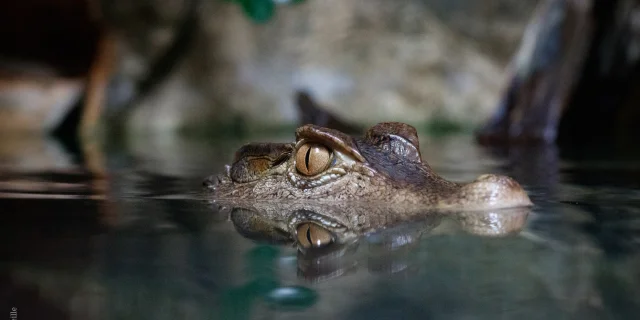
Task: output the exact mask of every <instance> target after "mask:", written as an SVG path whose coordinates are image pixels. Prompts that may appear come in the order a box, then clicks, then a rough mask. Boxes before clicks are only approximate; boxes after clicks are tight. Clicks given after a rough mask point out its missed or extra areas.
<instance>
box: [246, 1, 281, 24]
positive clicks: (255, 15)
mask: <svg viewBox="0 0 640 320" xmlns="http://www.w3.org/2000/svg"><path fill="white" fill-rule="evenodd" d="M240 5H241V6H242V9H243V10H244V13H245V14H246V15H247V16H248V17H249V18H251V19H252V20H253V21H255V22H257V23H265V22H267V21H269V20H270V19H271V17H273V14H274V13H275V4H274V3H273V1H272V0H241V3H240Z"/></svg>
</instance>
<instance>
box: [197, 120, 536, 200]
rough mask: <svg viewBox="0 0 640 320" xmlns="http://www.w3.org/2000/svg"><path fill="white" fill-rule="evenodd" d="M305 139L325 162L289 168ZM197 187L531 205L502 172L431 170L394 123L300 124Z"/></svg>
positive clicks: (298, 196) (408, 130) (267, 196)
mask: <svg viewBox="0 0 640 320" xmlns="http://www.w3.org/2000/svg"><path fill="white" fill-rule="evenodd" d="M310 143H314V144H316V145H322V146H325V147H326V149H327V150H329V152H330V154H331V158H330V159H331V161H330V164H328V165H327V167H326V168H325V169H323V170H322V171H321V172H319V173H317V174H314V175H309V176H308V175H304V174H302V173H301V171H300V170H299V169H297V167H296V164H297V163H296V161H297V160H296V154H297V152H298V151H300V150H301V148H303V146H305V145H308V144H310ZM299 159H305V158H304V155H302V157H301V158H299ZM306 159H309V158H308V156H307V158H306ZM328 163H329V162H328ZM298 165H301V164H298ZM205 186H206V188H207V190H208V191H209V192H210V193H211V197H212V198H213V199H217V200H252V201H253V200H296V201H297V200H305V201H307V200H314V201H319V202H342V201H349V202H360V201H365V202H367V203H380V204H385V205H399V204H403V205H418V206H421V207H423V208H433V209H447V210H487V209H499V208H511V207H526V206H530V205H531V201H530V200H529V197H528V196H527V194H526V192H525V191H524V190H523V189H522V187H521V186H520V185H519V184H518V183H517V182H516V181H514V180H513V179H511V178H509V177H506V176H499V175H492V174H486V175H482V176H480V177H478V178H477V179H476V180H474V181H472V182H469V183H466V184H462V183H456V182H451V181H447V180H445V179H444V178H442V177H440V176H438V175H437V174H436V173H435V172H434V171H433V170H431V168H430V167H429V165H428V164H427V163H426V162H423V161H422V157H421V155H420V150H419V143H418V136H417V133H416V130H415V129H414V128H413V127H411V126H409V125H407V124H404V123H397V122H387V123H380V124H377V125H375V126H373V127H372V128H370V129H369V130H368V131H367V133H366V135H365V136H364V137H363V138H353V137H351V136H348V135H346V134H344V133H342V132H340V131H337V130H333V129H327V128H323V127H319V126H315V125H305V126H302V127H300V128H298V129H297V130H296V143H289V144H287V143H285V144H281V143H262V144H248V145H245V146H244V147H242V148H241V149H240V150H239V151H238V152H237V153H236V158H235V160H234V163H233V164H232V165H231V166H227V170H226V172H225V174H222V175H219V176H212V177H210V178H208V179H207V180H206V181H205Z"/></svg>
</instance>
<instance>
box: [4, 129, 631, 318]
mask: <svg viewBox="0 0 640 320" xmlns="http://www.w3.org/2000/svg"><path fill="white" fill-rule="evenodd" d="M256 139H257V140H262V141H275V140H279V141H283V140H288V139H292V137H290V136H286V135H285V136H278V137H274V138H267V137H264V136H263V137H259V138H246V139H221V138H220V139H211V140H209V141H206V142H203V141H200V140H194V139H180V138H175V137H153V138H151V137H150V138H138V139H135V140H133V141H130V142H129V143H128V144H127V145H126V146H125V147H122V146H120V147H114V146H109V145H107V147H104V148H103V147H98V146H85V147H83V148H80V150H81V151H80V152H78V153H74V152H69V151H67V150H66V149H65V148H64V147H63V146H62V145H60V144H59V143H58V142H56V141H46V140H28V141H27V140H25V141H21V143H20V144H17V145H18V146H19V147H13V148H0V211H1V214H0V237H1V240H2V242H1V243H2V244H1V245H0V256H1V257H2V259H1V260H0V261H1V263H0V306H1V307H2V309H1V310H3V311H2V312H6V314H8V313H9V312H10V310H11V308H16V309H17V312H18V315H19V316H18V318H19V319H270V318H285V319H301V318H304V319H329V318H331V319H399V318H416V319H544V318H546V319H634V318H636V317H637V314H638V311H640V254H639V253H638V251H639V249H640V189H639V187H640V165H639V164H640V161H637V158H634V157H621V156H615V155H604V156H603V155H602V154H601V153H597V152H586V153H579V154H578V155H576V153H568V155H570V156H564V153H563V157H561V156H560V155H559V152H558V151H557V150H555V149H553V148H544V149H543V148H528V149H511V150H487V149H482V148H480V147H478V146H476V145H474V144H473V140H472V138H471V137H469V136H451V137H439V138H435V137H431V138H430V137H421V141H422V146H421V148H422V152H423V158H424V159H426V160H427V161H428V162H429V163H430V165H431V166H432V167H433V168H434V170H436V171H437V172H439V173H440V174H442V175H443V176H445V177H446V178H448V179H452V180H457V181H464V180H472V179H474V178H475V177H476V176H478V175H480V174H482V173H501V174H507V175H510V176H513V177H514V178H516V179H517V180H518V181H520V182H521V183H522V184H523V185H524V186H525V188H526V189H527V191H528V192H529V193H530V195H531V198H532V200H533V201H534V203H535V204H536V206H535V207H534V208H533V210H532V211H531V212H530V213H529V214H528V216H527V218H526V223H525V225H524V226H523V229H522V230H521V231H520V232H517V233H512V234H509V235H507V236H504V237H485V236H480V235H474V234H471V233H468V232H464V230H461V229H460V228H457V227H455V223H453V222H451V221H447V219H443V220H442V221H438V223H437V224H432V225H430V227H429V228H427V229H426V231H425V232H422V233H420V234H419V235H418V236H416V233H412V231H411V228H410V227H409V228H407V230H408V231H406V235H407V236H406V238H407V239H410V240H411V241H408V242H409V243H410V245H406V246H398V247H394V248H390V247H388V246H385V245H384V243H381V242H380V239H382V238H384V236H385V235H384V234H382V235H380V234H373V235H369V236H368V237H365V238H362V239H361V240H360V241H359V242H358V245H357V246H355V247H353V248H349V249H348V250H345V251H344V252H342V253H341V254H339V255H337V256H332V257H330V258H328V259H330V260H325V262H326V261H329V263H325V264H324V265H322V266H320V267H318V264H316V263H315V262H314V261H317V260H313V259H309V258H308V257H304V256H302V255H301V254H300V253H299V252H298V250H297V249H296V248H295V247H293V246H282V245H273V244H269V243H266V242H261V241H254V240H251V239H248V238H245V237H243V236H242V235H240V234H239V233H238V232H237V231H236V228H235V226H234V224H233V223H232V222H231V221H230V219H229V217H228V215H226V214H221V213H219V212H215V211H213V210H212V209H211V207H210V206H209V204H208V203H207V202H206V201H204V199H203V197H202V194H201V193H200V185H201V182H202V180H203V178H204V177H206V176H208V175H210V174H212V173H214V172H216V171H219V170H221V169H222V166H223V165H224V164H225V163H227V162H228V161H229V160H230V159H231V158H232V155H233V152H234V151H235V149H236V148H237V147H239V146H240V145H241V144H242V143H244V142H247V141H250V140H256ZM4 145H5V146H6V145H7V144H4ZM13 145H16V143H13ZM425 223H427V222H425ZM403 230H404V229H400V230H395V231H394V232H397V233H402V232H405V231H403Z"/></svg>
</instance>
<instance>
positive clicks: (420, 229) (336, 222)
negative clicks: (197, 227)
mask: <svg viewBox="0 0 640 320" xmlns="http://www.w3.org/2000/svg"><path fill="white" fill-rule="evenodd" d="M224 206H226V207H227V208H228V209H230V218H231V221H233V223H234V225H235V227H236V230H238V232H239V233H241V234H242V235H243V236H245V237H247V238H250V239H254V240H259V241H266V242H271V243H281V244H290V243H293V244H296V245H297V246H298V248H299V256H298V267H299V272H300V274H301V276H303V277H304V278H307V279H312V280H321V279H325V278H328V277H335V276H339V275H341V274H343V273H344V272H346V271H348V270H349V269H351V268H353V267H354V262H355V261H354V253H355V251H356V250H357V247H358V244H359V243H361V242H362V239H363V237H362V236H364V239H366V240H365V242H367V243H368V244H369V245H370V246H372V245H373V246H375V247H377V248H382V250H378V256H377V257H375V258H370V261H373V260H375V263H370V267H373V266H372V264H375V265H376V266H375V267H373V268H378V269H381V270H382V271H383V272H397V271H398V270H399V268H398V266H401V265H404V264H403V263H399V262H398V261H397V260H398V259H400V260H401V259H403V256H402V255H403V254H404V253H406V252H407V250H410V249H411V244H412V243H415V242H416V240H417V239H420V237H421V236H422V235H424V234H428V233H429V232H430V231H431V230H432V229H434V228H436V227H437V226H439V225H440V224H441V222H443V221H451V222H453V225H455V226H457V227H455V228H457V229H461V230H463V231H464V232H465V233H469V234H474V235H478V236H490V237H500V236H507V235H511V234H515V233H518V232H519V231H520V230H521V229H522V228H523V226H524V224H525V222H526V219H527V216H528V213H529V211H530V209H529V208H526V207H521V208H511V209H501V210H492V211H472V212H453V211H447V212H438V211H433V210H424V209H422V210H421V209H417V208H413V209H412V208H408V207H405V208H404V209H403V210H401V209H398V208H397V206H395V209H394V208H383V207H380V206H375V207H374V206H366V205H364V206H347V205H344V204H342V205H339V204H334V205H327V204H318V203H315V204H314V203H295V202H294V203H286V202H284V203H282V202H281V203H244V204H240V203H234V204H231V203H229V204H226V205H224ZM447 225H448V224H447ZM455 228H454V230H448V231H450V232H454V231H455ZM403 252H404V253H403ZM405 255H406V254H405ZM372 259H373V260H372Z"/></svg>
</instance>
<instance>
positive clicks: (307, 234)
mask: <svg viewBox="0 0 640 320" xmlns="http://www.w3.org/2000/svg"><path fill="white" fill-rule="evenodd" d="M297 234H298V243H300V244H301V245H302V246H303V247H305V248H307V249H308V248H320V247H324V246H326V245H328V244H331V242H333V236H331V233H330V232H329V231H327V230H326V229H325V228H322V227H320V226H318V225H316V224H314V223H303V224H301V225H299V226H298V229H297Z"/></svg>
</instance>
